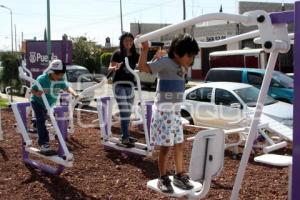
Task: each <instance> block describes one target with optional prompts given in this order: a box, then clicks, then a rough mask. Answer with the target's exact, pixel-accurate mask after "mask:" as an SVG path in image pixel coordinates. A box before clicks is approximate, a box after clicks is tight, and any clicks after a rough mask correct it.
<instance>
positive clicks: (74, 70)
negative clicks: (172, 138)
mask: <svg viewBox="0 0 300 200" xmlns="http://www.w3.org/2000/svg"><path fill="white" fill-rule="evenodd" d="M66 76H67V81H68V82H69V83H70V84H71V87H72V88H73V89H74V90H75V91H76V92H77V93H78V94H79V93H81V92H82V91H83V90H84V89H86V88H88V87H90V86H93V85H94V84H96V82H95V81H94V77H93V75H92V74H91V73H90V72H89V70H88V69H87V68H85V67H82V66H79V65H67V67H66ZM94 96H95V92H94V91H91V92H89V93H88V94H86V95H85V97H84V98H83V99H82V100H81V101H82V102H83V103H84V105H88V104H89V103H90V102H91V101H92V100H93V99H94Z"/></svg>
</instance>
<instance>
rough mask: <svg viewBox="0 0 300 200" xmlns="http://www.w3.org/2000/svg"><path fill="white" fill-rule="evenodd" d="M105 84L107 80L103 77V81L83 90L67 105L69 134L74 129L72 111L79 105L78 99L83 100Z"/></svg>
mask: <svg viewBox="0 0 300 200" xmlns="http://www.w3.org/2000/svg"><path fill="white" fill-rule="evenodd" d="M106 83H107V78H106V77H103V80H102V81H101V82H99V83H97V84H95V85H92V86H90V87H88V88H86V89H84V90H83V91H82V92H81V93H79V94H78V95H79V96H78V98H77V99H73V101H71V103H69V105H68V106H69V130H68V132H69V133H74V132H75V129H74V117H73V114H74V110H75V106H76V105H77V104H78V103H79V101H80V99H81V98H83V97H84V96H85V95H86V94H88V93H90V92H91V91H94V90H96V89H98V88H100V87H102V86H103V85H105V84H106Z"/></svg>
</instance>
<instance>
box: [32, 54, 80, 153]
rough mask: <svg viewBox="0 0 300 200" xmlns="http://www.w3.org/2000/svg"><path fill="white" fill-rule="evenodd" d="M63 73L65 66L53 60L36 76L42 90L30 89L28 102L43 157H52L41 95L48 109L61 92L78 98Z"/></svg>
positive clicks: (45, 112) (34, 86)
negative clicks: (47, 68)
mask: <svg viewBox="0 0 300 200" xmlns="http://www.w3.org/2000/svg"><path fill="white" fill-rule="evenodd" d="M65 72H66V66H65V65H64V64H63V63H62V61H61V60H58V59H57V60H53V61H52V62H51V63H50V64H49V70H48V71H47V72H46V73H44V74H42V75H40V76H38V78H37V80H36V81H37V82H38V83H39V84H40V85H41V86H42V88H43V90H42V91H41V90H39V88H38V86H37V85H33V86H32V88H31V92H32V96H31V98H30V102H31V106H32V109H33V110H34V113H35V116H36V124H37V132H38V136H39V139H38V144H39V146H40V152H41V153H42V154H45V155H52V154H53V150H52V149H51V148H50V145H49V134H48V130H47V128H46V125H45V122H46V119H47V109H46V107H45V105H44V102H43V100H42V97H41V96H42V94H43V93H45V95H46V98H47V101H48V103H49V105H50V107H52V106H54V105H55V104H56V101H57V97H58V93H59V92H60V91H61V90H65V91H67V92H69V93H71V94H72V95H73V96H75V97H78V94H77V93H76V92H75V91H74V90H73V89H72V88H71V87H69V86H68V84H67V83H66V82H65V80H64V79H63V76H64V74H65Z"/></svg>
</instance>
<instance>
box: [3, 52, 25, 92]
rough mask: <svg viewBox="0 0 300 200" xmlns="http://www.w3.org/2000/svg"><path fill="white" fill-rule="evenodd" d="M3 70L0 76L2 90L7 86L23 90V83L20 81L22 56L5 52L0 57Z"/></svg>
mask: <svg viewBox="0 0 300 200" xmlns="http://www.w3.org/2000/svg"><path fill="white" fill-rule="evenodd" d="M0 60H1V62H2V66H3V70H2V72H1V75H0V83H1V90H2V91H3V89H4V88H5V87H7V86H11V87H13V88H16V89H20V88H21V81H20V79H19V72H18V67H19V63H20V62H19V61H20V55H19V54H17V53H11V52H4V53H2V54H1V55H0Z"/></svg>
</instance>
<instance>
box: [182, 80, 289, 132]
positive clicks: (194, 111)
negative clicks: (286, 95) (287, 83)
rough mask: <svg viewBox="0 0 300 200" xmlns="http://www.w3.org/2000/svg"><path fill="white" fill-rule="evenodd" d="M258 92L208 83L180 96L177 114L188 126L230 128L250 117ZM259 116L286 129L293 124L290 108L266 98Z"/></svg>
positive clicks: (251, 88) (237, 84)
mask: <svg viewBox="0 0 300 200" xmlns="http://www.w3.org/2000/svg"><path fill="white" fill-rule="evenodd" d="M258 95H259V89H257V88H255V87H253V86H251V85H248V84H243V83H231V82H211V83H202V84H199V85H198V86H195V87H192V88H190V89H188V90H186V91H185V93H184V103H183V105H182V110H181V114H182V116H183V117H184V118H186V119H188V120H189V121H190V123H191V124H195V125H200V126H210V127H220V128H234V127H236V126H237V123H235V122H238V121H239V120H241V119H243V118H246V117H247V116H249V115H250V116H251V114H253V112H254V109H255V106H256V102H257V99H258ZM262 113H263V114H264V115H266V116H268V117H271V118H273V119H275V120H276V121H278V122H281V123H282V124H285V125H286V126H292V124H293V105H291V104H288V103H284V102H280V101H277V100H275V99H273V98H272V97H270V96H267V98H266V101H265V103H264V108H263V110H262Z"/></svg>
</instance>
